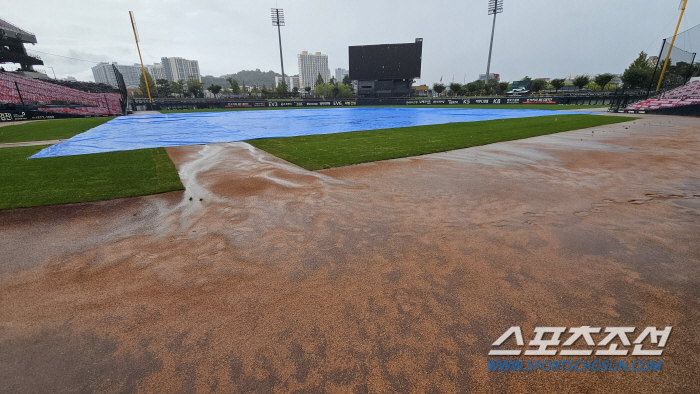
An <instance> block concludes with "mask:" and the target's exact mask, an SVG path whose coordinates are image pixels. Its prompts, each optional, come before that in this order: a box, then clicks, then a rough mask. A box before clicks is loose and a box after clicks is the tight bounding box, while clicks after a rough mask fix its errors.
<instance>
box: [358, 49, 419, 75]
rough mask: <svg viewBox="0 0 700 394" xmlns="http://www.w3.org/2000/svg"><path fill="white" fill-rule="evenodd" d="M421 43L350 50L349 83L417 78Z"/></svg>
mask: <svg viewBox="0 0 700 394" xmlns="http://www.w3.org/2000/svg"><path fill="white" fill-rule="evenodd" d="M422 53H423V40H420V41H417V42H415V43H410V44H380V45H360V46H352V47H350V52H349V60H350V70H349V74H350V79H353V80H380V79H411V78H418V77H420V65H421V57H422Z"/></svg>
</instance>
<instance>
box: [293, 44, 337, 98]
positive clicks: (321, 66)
mask: <svg viewBox="0 0 700 394" xmlns="http://www.w3.org/2000/svg"><path fill="white" fill-rule="evenodd" d="M298 58H299V79H300V81H299V88H300V89H304V88H306V87H307V86H310V87H311V89H312V90H313V89H314V88H315V87H316V78H318V75H319V74H320V75H321V77H322V78H323V82H324V83H328V81H330V79H331V70H330V69H329V68H328V55H323V54H321V52H316V53H315V54H310V53H309V52H307V51H303V52H302V53H300V54H299V55H298Z"/></svg>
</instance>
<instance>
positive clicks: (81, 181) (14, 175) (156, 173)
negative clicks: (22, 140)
mask: <svg viewBox="0 0 700 394" xmlns="http://www.w3.org/2000/svg"><path fill="white" fill-rule="evenodd" d="M44 148H46V146H26V147H16V148H2V149H0V168H2V171H0V209H8V208H20V207H32V206H39V205H53V204H65V203H71V202H83V201H96V200H107V199H112V198H119V197H132V196H142V195H147V194H156V193H163V192H168V191H172V190H182V189H184V188H183V186H182V183H181V182H180V177H179V176H178V174H177V170H176V169H175V165H174V164H173V162H172V161H171V160H170V157H168V154H167V153H166V152H165V149H164V148H157V149H143V150H134V151H124V152H110V153H100V154H94V155H79V156H65V157H51V158H45V159H31V160H27V158H28V157H29V156H31V155H33V154H34V153H36V152H38V151H40V150H41V149H44Z"/></svg>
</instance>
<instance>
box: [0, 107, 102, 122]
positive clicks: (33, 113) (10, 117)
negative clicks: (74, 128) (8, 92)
mask: <svg viewBox="0 0 700 394" xmlns="http://www.w3.org/2000/svg"><path fill="white" fill-rule="evenodd" d="M95 116H97V115H76V114H67V113H60V112H46V111H37V110H18V109H13V110H7V109H0V122H20V121H23V120H46V119H67V118H92V117H95ZM99 116H109V115H99Z"/></svg>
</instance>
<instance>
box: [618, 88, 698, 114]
mask: <svg viewBox="0 0 700 394" xmlns="http://www.w3.org/2000/svg"><path fill="white" fill-rule="evenodd" d="M692 104H700V81H694V82H691V83H688V84H685V85H683V86H681V87H679V88H676V89H673V90H670V91H668V92H665V93H663V94H662V95H661V96H659V97H656V98H650V99H646V100H644V101H640V102H638V103H635V104H632V105H630V106H629V107H627V108H625V110H635V111H649V110H655V109H661V108H673V107H680V106H684V105H692Z"/></svg>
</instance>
